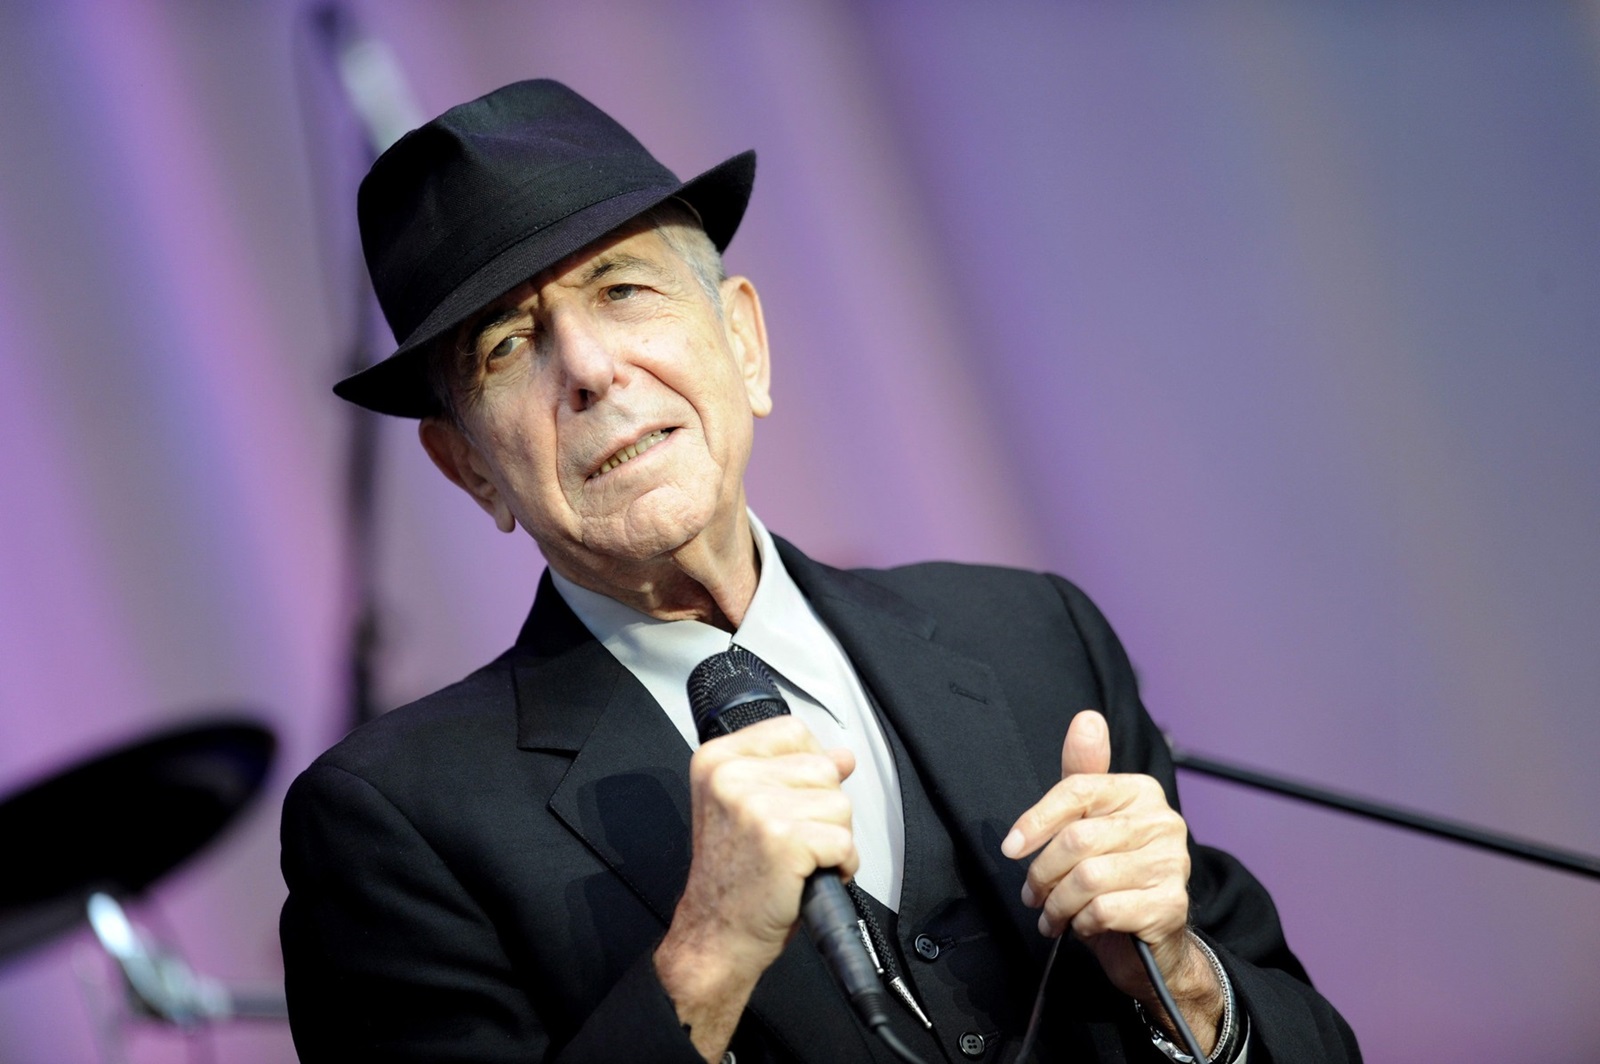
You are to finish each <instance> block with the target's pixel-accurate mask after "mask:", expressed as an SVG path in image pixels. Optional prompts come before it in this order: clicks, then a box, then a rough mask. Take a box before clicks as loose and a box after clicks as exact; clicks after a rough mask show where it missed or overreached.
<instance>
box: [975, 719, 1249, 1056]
mask: <svg viewBox="0 0 1600 1064" xmlns="http://www.w3.org/2000/svg"><path fill="white" fill-rule="evenodd" d="M1110 767H1111V740H1110V731H1109V729H1108V728H1107V726H1106V721H1105V718H1104V717H1102V716H1101V715H1100V714H1099V713H1097V712H1095V711H1094V710H1084V711H1083V712H1081V713H1079V714H1078V715H1077V716H1075V717H1074V718H1073V719H1072V723H1071V725H1070V726H1069V727H1068V728H1067V737H1066V741H1065V742H1064V743H1063V744H1062V747H1061V782H1060V783H1057V784H1056V785H1055V786H1054V787H1052V788H1050V790H1049V791H1048V792H1047V793H1046V794H1045V796H1044V797H1043V798H1041V799H1040V800H1039V801H1038V802H1037V803H1036V804H1035V805H1034V806H1033V807H1032V808H1031V809H1029V810H1028V811H1027V812H1025V813H1023V814H1022V816H1021V817H1019V818H1018V819H1017V822H1016V824H1015V825H1014V826H1013V827H1012V829H1011V833H1010V834H1009V835H1007V836H1006V840H1005V842H1004V843H1002V844H1001V847H1000V849H1001V852H1003V853H1004V854H1005V855H1006V856H1007V857H1011V858H1014V859H1015V858H1022V857H1026V856H1028V855H1029V854H1033V853H1037V856H1036V857H1034V859H1033V863H1032V864H1031V865H1029V867H1028V881H1027V882H1026V883H1025V884H1024V885H1023V888H1022V900H1023V903H1024V904H1026V905H1028V906H1030V907H1032V908H1038V909H1041V910H1042V911H1041V913H1040V917H1039V930H1040V932H1041V933H1043V934H1046V935H1050V936H1052V937H1053V936H1056V935H1060V934H1063V933H1064V932H1065V931H1066V930H1067V929H1068V928H1069V927H1070V928H1071V929H1072V931H1073V933H1074V934H1075V935H1077V936H1078V938H1079V939H1080V940H1081V941H1082V942H1084V943H1085V944H1086V945H1087V946H1088V947H1089V948H1090V949H1091V950H1093V951H1094V954H1095V956H1096V958H1098V959H1099V961H1100V966H1101V967H1102V968H1103V969H1104V970H1105V973H1106V975H1107V977H1109V978H1110V980H1111V982H1112V983H1113V984H1114V985H1115V986H1116V987H1117V988H1118V989H1119V990H1121V991H1122V992H1123V993H1125V994H1128V995H1129V996H1131V997H1134V998H1137V999H1139V1001H1140V1002H1141V1003H1142V1004H1143V1005H1144V1006H1145V1007H1146V1008H1147V1009H1148V1010H1150V1012H1151V1014H1152V1015H1154V1016H1161V1017H1164V1016H1165V1010H1163V1009H1162V1008H1161V1005H1160V1003H1159V1001H1158V999H1157V998H1156V995H1155V990H1154V988H1153V987H1152V986H1151V985H1150V980H1149V979H1148V977H1147V976H1146V975H1145V971H1144V966H1143V965H1142V964H1141V963H1140V962H1139V955H1138V953H1136V952H1135V950H1134V948H1133V942H1132V940H1131V939H1130V938H1129V936H1130V935H1132V936H1136V937H1138V938H1140V939H1143V940H1144V941H1145V942H1146V943H1147V944H1148V945H1149V946H1150V951H1151V953H1152V955H1153V956H1154V957H1155V960H1156V964H1157V966H1158V967H1159V968H1160V969H1161V974H1162V977H1163V978H1164V979H1165V980H1166V982H1167V987H1168V989H1169V990H1171V992H1172V994H1173V997H1174V998H1175V999H1176V1001H1177V1003H1178V1007H1179V1008H1180V1009H1181V1010H1182V1012H1183V1014H1184V1017H1185V1019H1187V1020H1188V1022H1189V1026H1190V1028H1191V1029H1192V1030H1193V1031H1194V1034H1195V1037H1196V1038H1198V1039H1199V1040H1200V1043H1201V1045H1202V1046H1203V1047H1204V1048H1206V1049H1207V1050H1208V1051H1209V1050H1210V1048H1211V1046H1212V1045H1213V1044H1214V1043H1215V1041H1216V1037H1217V1028H1218V1026H1219V1025H1220V1023H1221V1020H1222V1010H1223V1004H1224V997H1223V989H1222V986H1221V985H1220V984H1219V983H1218V981H1217V977H1216V973H1215V972H1214V971H1213V970H1212V967H1211V965H1210V963H1209V962H1208V961H1207V960H1206V958H1205V956H1204V955H1203V954H1202V953H1201V951H1200V949H1199V947H1198V946H1197V945H1196V944H1195V942H1194V940H1193V938H1191V937H1190V935H1189V934H1188V932H1187V931H1186V927H1187V923H1188V917H1189V892H1188V883H1189V850H1188V846H1187V839H1188V829H1187V827H1186V826H1185V824H1184V822H1183V817H1181V816H1179V815H1178V813H1177V812H1176V811H1174V810H1173V809H1172V807H1171V806H1169V805H1168V804H1167V798H1166V794H1165V792H1163V791H1162V789H1161V785H1160V784H1159V783H1157V782H1156V781H1155V779H1153V778H1152V777H1150V776H1142V775H1133V774H1126V773H1123V774H1115V775H1113V774H1111V773H1110V772H1109V769H1110Z"/></svg>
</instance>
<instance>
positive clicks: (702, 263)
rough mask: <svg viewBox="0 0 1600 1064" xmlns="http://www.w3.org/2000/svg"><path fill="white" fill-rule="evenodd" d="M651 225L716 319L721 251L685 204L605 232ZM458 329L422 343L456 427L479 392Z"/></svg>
mask: <svg viewBox="0 0 1600 1064" xmlns="http://www.w3.org/2000/svg"><path fill="white" fill-rule="evenodd" d="M650 229H654V230H656V231H657V232H659V233H660V234H661V239H662V241H663V242H664V243H665V244H666V245H667V247H669V248H671V249H672V252H673V254H675V255H677V256H678V258H680V259H682V260H683V261H684V263H685V264H686V265H687V266H688V267H689V270H690V272H691V273H693V274H694V278H695V280H696V281H698V282H699V284H700V287H701V288H702V289H704V290H705V293H706V298H708V299H709V300H710V301H711V306H712V307H713V309H715V310H716V313H717V317H718V318H719V319H720V318H721V317H722V282H723V281H725V280H727V278H728V273H727V270H726V269H724V268H723V265H722V253H721V252H719V251H718V250H717V246H716V245H715V244H713V243H712V242H711V238H710V237H709V236H707V235H706V231H705V227H704V226H703V225H702V224H701V222H700V214H699V212H698V211H696V210H695V209H694V208H693V207H691V206H690V205H689V204H688V203H686V202H684V201H683V200H681V199H678V198H677V197H676V196H674V197H673V198H672V199H669V200H665V201H663V202H661V203H658V204H656V205H655V206H654V207H651V208H650V209H649V210H647V211H645V212H644V213H642V214H639V215H636V216H634V217H633V218H630V219H629V220H628V221H626V222H624V223H623V224H622V225H620V226H618V227H617V228H616V229H613V230H612V231H611V234H610V235H616V234H624V233H633V232H644V231H647V230H650ZM459 333H460V330H459V329H456V330H452V331H450V332H448V333H446V334H445V335H444V336H441V337H439V338H438V339H437V340H434V341H432V342H431V343H429V344H428V345H427V348H426V350H425V351H424V353H423V357H424V359H425V360H426V365H427V375H428V386H429V388H430V389H431V390H432V391H433V395H434V398H435V399H436V400H437V401H438V403H439V413H440V416H442V417H444V418H445V419H446V420H447V421H449V422H450V423H451V424H452V425H454V426H455V427H456V428H465V425H464V424H463V423H462V418H461V415H462V413H463V412H465V411H466V410H469V409H471V408H472V406H473V404H474V403H476V402H477V400H478V397H479V394H480V391H481V389H480V386H479V384H478V374H477V352H475V351H472V350H469V349H467V348H466V347H464V346H463V345H462V344H460V343H459V342H458V336H459Z"/></svg>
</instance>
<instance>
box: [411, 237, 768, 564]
mask: <svg viewBox="0 0 1600 1064" xmlns="http://www.w3.org/2000/svg"><path fill="white" fill-rule="evenodd" d="M721 292H722V302H723V307H722V309H721V312H720V313H719V310H718V307H717V306H716V305H715V303H713V301H712V300H711V298H710V294H709V293H708V292H707V291H706V290H705V288H704V287H702V285H701V284H700V282H699V280H698V279H697V278H696V277H695V275H694V273H693V271H692V269H691V268H690V266H689V265H688V263H687V262H685V261H684V260H683V258H682V257H681V256H680V255H679V254H678V253H677V252H676V251H674V250H673V249H672V248H671V246H670V245H668V243H667V242H666V241H665V240H663V239H662V236H661V234H660V231H659V230H656V229H647V230H643V231H635V232H632V233H627V232H624V234H623V235H620V236H616V237H611V238H607V239H603V240H601V241H599V242H597V243H596V244H593V245H590V246H589V247H588V248H586V249H584V250H583V251H581V252H578V253H577V254H575V255H573V256H572V257H570V258H568V259H566V260H564V261H562V262H561V263H558V264H557V265H556V266H554V267H552V268H551V269H550V270H548V271H546V272H545V273H542V274H540V275H539V276H537V277H535V278H533V279H532V280H531V281H529V282H527V283H526V284H524V285H522V286H520V287H519V288H517V289H515V290H513V291H512V292H510V293H508V294H507V295H506V296H504V297H502V298H501V299H499V300H497V301H496V302H494V303H492V304H490V305H489V306H488V307H486V308H485V309H484V310H483V311H482V312H480V313H479V314H477V315H476V316H474V317H473V318H472V319H469V320H468V322H467V323H466V324H465V325H464V326H463V327H462V329H461V331H460V333H459V334H458V337H457V340H458V343H461V344H463V345H465V349H466V350H468V351H470V352H471V353H472V354H473V355H474V356H475V359H476V362H475V367H476V369H475V372H476V384H477V388H476V391H477V396H476V399H475V401H473V402H470V403H468V404H465V406H466V408H465V409H464V410H463V413H462V421H463V426H464V429H465V432H464V433H462V432H460V431H458V430H456V429H455V428H454V427H453V426H449V425H448V424H446V423H444V422H442V421H438V420H431V421H429V422H426V423H425V424H424V428H423V442H424V444H425V446H426V447H427V448H428V451H429V454H430V455H432V457H433V459H434V461H435V462H436V463H438V464H439V466H440V468H441V469H442V470H444V472H445V473H446V475H447V476H449V477H450V478H451V479H452V480H454V481H456V483H458V484H460V485H461V486H462V487H463V488H465V489H466V490H467V491H468V492H469V493H470V494H472V495H473V497H474V498H475V499H477V501H478V503H479V505H481V506H482V507H483V508H484V509H485V510H487V511H488V512H489V513H490V514H492V515H493V516H494V517H495V520H496V522H497V523H498V524H499V525H500V527H501V528H502V529H505V530H507V531H509V530H510V529H511V527H512V521H513V519H514V520H515V521H518V522H521V524H522V525H523V527H524V528H526V529H527V530H528V532H530V533H531V534H532V535H533V538H534V539H535V540H537V541H538V543H539V545H540V548H541V549H542V551H543V552H544V555H545V558H546V560H547V561H548V562H550V563H551V564H552V565H553V566H555V567H556V569H557V570H558V571H560V572H562V573H563V574H565V575H567V576H569V577H570V578H572V579H574V580H576V581H578V582H579V583H584V584H587V585H590V586H593V585H594V584H595V583H596V582H599V583H602V584H603V583H604V582H605V579H606V576H607V574H608V573H612V572H614V571H616V570H617V569H618V567H619V566H621V567H625V566H629V565H636V563H639V562H645V561H649V560H651V559H655V558H657V557H660V556H662V555H665V554H668V553H669V552H672V551H675V550H677V549H678V548H680V547H683V546H684V545H685V544H687V543H689V542H690V541H691V540H694V539H695V537H697V536H699V535H701V534H702V533H703V532H705V531H706V530H707V529H708V528H712V529H716V528H725V527H729V526H728V524H727V523H728V522H730V521H734V520H737V515H740V514H742V513H743V509H744V489H743V477H744V469H745V464H746V462H747V461H748V459H749V456H750V444H751V437H752V429H753V420H752V419H753V418H754V417H762V416H765V415H766V414H767V412H768V411H769V410H770V409H771V400H770V398H769V396H768V390H767V382H768V366H767V348H766V334H765V329H764V326H763V324H762V320H761V308H760V303H759V301H758V300H757V298H756V293H755V289H754V288H753V287H752V286H751V285H750V283H749V282H748V281H746V280H744V279H743V278H730V279H728V280H727V281H724V282H723V283H722V286H721ZM586 577H587V579H586Z"/></svg>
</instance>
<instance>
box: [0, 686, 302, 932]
mask: <svg viewBox="0 0 1600 1064" xmlns="http://www.w3.org/2000/svg"><path fill="white" fill-rule="evenodd" d="M276 748H277V740H276V739H274V738H273V736H272V733H271V732H270V731H268V730H267V729H266V728H264V727H262V726H261V725H259V724H257V723H255V722H253V721H250V720H248V719H244V718H241V717H227V718H217V719H211V720H208V721H206V722H204V723H200V724H190V725H185V726H182V727H180V728H177V729H174V730H171V731H165V732H160V733H157V734H156V735H154V736H151V737H149V738H146V739H143V740H140V741H138V742H135V743H132V744H130V745H127V746H123V747H120V748H117V749H113V750H111V751H109V752H108V753H104V754H101V755H98V756H96V757H92V758H89V759H87V760H85V761H82V762H80V763H78V764H76V765H74V766H72V767H70V768H68V769H67V770H65V771H63V772H60V773H57V774H56V775H54V776H52V777H50V778H49V779H47V780H45V781H43V782H42V783H38V784H35V785H33V786H31V787H27V788H25V789H23V790H21V791H19V792H17V793H16V794H13V795H11V796H9V797H7V798H6V799H5V801H4V802H0V854H4V855H5V871H4V872H0V960H4V959H6V958H9V957H11V956H12V955H13V954H16V953H19V952H21V951H23V950H26V949H29V948H30V947H32V946H35V945H38V944H39V943H42V942H44V941H45V940H47V939H50V938H53V937H54V936H55V935H57V934H60V933H62V932H64V931H67V930H69V929H70V928H72V927H73V926H74V925H76V924H77V923H78V922H79V921H81V920H83V919H84V918H85V909H84V906H85V904H86V903H87V901H88V898H89V895H90V894H92V893H94V892H95V891H104V892H106V893H109V894H113V895H116V896H120V897H129V896H133V895H137V894H139V893H140V892H141V891H143V890H144V889H145V888H146V887H148V886H149V885H150V884H151V883H154V882H155V881H156V880H157V879H159V878H160V877H161V876H163V875H165V874H166V873H167V872H169V871H171V870H172V869H174V868H176V867H177V866H178V865H179V864H180V863H182V862H183V861H184V859H186V858H187V857H189V856H190V855H192V854H194V853H195V852H196V851H198V850H199V849H200V848H201V847H202V846H204V845H205V844H206V843H207V842H209V841H210V840H211V839H212V838H214V837H215V836H216V835H217V834H218V833H219V832H220V831H221V830H222V829H223V827H224V826H226V825H227V823H228V822H229V821H230V820H232V819H233V818H234V816H235V814H237V813H238V812H239V810H241V809H242V808H244V806H245V805H246V804H248V803H249V801H250V799H251V798H252V797H254V796H255V794H256V792H257V791H258V790H260V789H261V784H262V782H263V781H264V780H265V779H266V776H267V769H268V767H269V766H270V765H271V763H272V755H273V752H274V751H275V750H276Z"/></svg>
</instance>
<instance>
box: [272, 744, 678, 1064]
mask: <svg viewBox="0 0 1600 1064" xmlns="http://www.w3.org/2000/svg"><path fill="white" fill-rule="evenodd" d="M283 874H284V879H285V880H286V881H287V883H288V885H289V899H288V901H287V902H286V903H285V905H284V910H283V916H282V920H281V924H280V931H281V937H282V942H283V953H284V969H285V976H286V989H287V992H288V998H289V1009H290V1017H291V1020H290V1022H291V1027H292V1030H293V1035H294V1041H295V1048H296V1050H297V1051H298V1053H299V1055H300V1059H301V1060H302V1061H304V1062H305V1064H321V1062H335V1061H337V1062H341V1064H343V1062H348V1061H356V1060H359V1061H373V1062H387V1061H393V1062H402V1061H406V1062H409V1061H417V1062H421V1061H428V1062H440V1064H444V1062H451V1061H475V1062H499V1061H505V1062H511V1061H519V1062H536V1061H549V1062H552V1064H553V1062H558V1061H559V1062H562V1064H576V1062H579V1061H594V1062H599V1061H632V1060H651V1061H664V1062H669V1064H670V1062H678V1061H681V1062H683V1064H699V1061H700V1059H701V1058H700V1056H699V1054H698V1053H696V1052H695V1050H694V1047H693V1045H692V1043H690V1041H689V1039H688V1037H687V1035H686V1034H685V1033H684V1032H683V1030H682V1029H681V1027H680V1026H679V1024H678V1018H677V1014H676V1011H675V1010H674V1008H673V1004H672V1001H671V999H670V998H668V996H667V994H666V992H665V991H664V990H663V989H662V987H661V984H660V981H659V979H657V977H656V973H655V966H654V963H653V960H652V956H651V952H650V951H646V952H645V953H644V955H643V956H642V957H640V958H639V959H638V960H637V961H635V962H634V963H633V964H632V965H631V966H630V967H629V968H627V969H626V970H625V972H624V974H623V975H622V976H621V978H620V979H619V980H618V981H617V982H616V983H615V984H614V985H613V986H612V987H611V988H610V990H609V992H608V993H607V994H606V996H605V997H604V998H603V999H601V1000H600V1001H599V1002H598V1003H597V1004H596V1005H595V1006H594V1007H593V1008H592V1010H590V1011H588V1012H587V1015H578V1016H575V1015H566V1014H563V1009H562V1007H561V1006H558V1005H554V1004H549V1003H548V1001H549V999H548V998H543V997H541V995H540V994H539V988H538V987H536V986H534V985H530V981H531V979H532V978H534V977H532V976H529V975H528V974H527V973H524V972H521V971H519V970H518V969H517V967H516V966H514V965H513V963H512V962H511V960H510V959H509V958H508V955H507V953H506V950H505V949H504V948H503V946H502V944H501V942H500V939H499V935H498V933H497V931H496V929H495V926H494V923H493V921H492V919H491V918H490V916H489V914H488V913H486V912H485V911H484V910H483V909H482V908H481V907H480V905H479V903H478V902H477V901H476V900H475V899H474V898H473V897H472V896H471V894H470V893H469V891H467V890H466V889H465V888H464V887H463V886H462V884H461V883H460V882H459V881H458V879H457V878H456V876H455V875H454V874H452V872H451V870H450V868H449V867H448V866H447V864H446V862H445V861H444V860H443V859H442V858H441V857H440V856H439V854H438V852H437V851H436V850H435V849H434V847H432V846H431V845H430V844H429V842H428V840H427V839H426V838H424V836H423V835H422V833H421V832H419V831H418V830H417V829H416V827H415V826H414V825H413V824H412V823H411V822H410V821H409V820H408V819H407V818H406V816H405V815H404V814H403V812H402V811H401V810H400V809H399V808H397V807H396V805H395V804H394V803H392V802H391V801H390V800H389V799H388V798H387V797H385V795H383V794H382V793H381V792H380V791H379V790H378V789H377V788H376V787H374V786H373V785H372V784H371V783H369V782H368V781H366V780H365V779H363V778H361V777H360V776H358V775H356V774H354V773H351V772H349V771H346V770H345V769H343V768H340V767H338V766H336V765H333V764H329V763H327V762H319V763H318V764H316V765H313V766H312V767H311V768H310V769H308V770H307V771H306V772H305V773H304V774H303V775H302V776H301V777H300V779H298V780H297V781H296V782H295V784H294V786H293V787H292V788H291V789H290V791H289V795H288V797H287V798H286V800H285V802H284V814H283ZM540 1000H545V1001H546V1002H547V1003H546V1004H545V1005H544V1006H543V1008H542V1009H541V1008H540V1007H539V1006H538V1005H537V1004H536V1002H538V1001H540Z"/></svg>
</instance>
